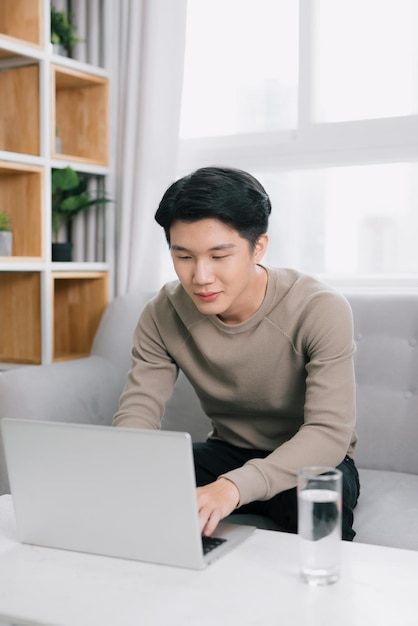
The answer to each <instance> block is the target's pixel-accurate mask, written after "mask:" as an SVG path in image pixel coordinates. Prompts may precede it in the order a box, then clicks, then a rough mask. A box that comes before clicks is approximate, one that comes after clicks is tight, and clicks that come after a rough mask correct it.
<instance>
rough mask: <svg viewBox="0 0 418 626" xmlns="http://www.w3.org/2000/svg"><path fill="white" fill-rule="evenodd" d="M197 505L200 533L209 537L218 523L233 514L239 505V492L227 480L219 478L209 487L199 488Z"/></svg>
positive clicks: (197, 490)
mask: <svg viewBox="0 0 418 626" xmlns="http://www.w3.org/2000/svg"><path fill="white" fill-rule="evenodd" d="M196 493H197V505H198V509H199V520H200V532H201V534H202V535H205V536H207V537H209V536H210V535H211V534H212V533H213V531H214V530H215V528H216V527H217V525H218V523H219V522H220V521H221V519H223V518H224V517H226V516H227V515H229V514H230V513H232V511H233V510H234V509H235V508H236V507H237V505H238V503H239V491H238V488H237V487H236V486H235V484H234V483H233V482H232V481H230V480H228V479H227V478H219V479H218V480H216V481H215V482H213V483H210V484H209V485H205V486H204V487H198V488H197V489H196Z"/></svg>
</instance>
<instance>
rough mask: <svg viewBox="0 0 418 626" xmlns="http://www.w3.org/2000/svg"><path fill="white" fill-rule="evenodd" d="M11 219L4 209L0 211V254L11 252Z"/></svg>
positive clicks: (6, 254)
mask: <svg viewBox="0 0 418 626" xmlns="http://www.w3.org/2000/svg"><path fill="white" fill-rule="evenodd" d="M12 238H13V234H12V220H11V218H10V215H9V214H8V213H6V212H5V211H0V256H10V255H11V254H12Z"/></svg>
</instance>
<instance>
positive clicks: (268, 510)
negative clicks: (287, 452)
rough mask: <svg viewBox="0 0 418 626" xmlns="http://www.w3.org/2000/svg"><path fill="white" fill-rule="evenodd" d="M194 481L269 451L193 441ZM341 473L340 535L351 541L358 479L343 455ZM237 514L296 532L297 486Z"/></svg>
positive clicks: (205, 481) (201, 482) (204, 481)
mask: <svg viewBox="0 0 418 626" xmlns="http://www.w3.org/2000/svg"><path fill="white" fill-rule="evenodd" d="M193 453H194V462H195V471H196V483H197V486H198V487H202V486H203V485H207V484H208V483H211V482H213V481H214V480H216V479H217V478H218V476H220V475H221V474H225V473H226V472H229V471H230V470H233V469H236V468H238V467H241V466H242V465H244V463H246V462H247V461H249V460H250V459H254V458H264V457H266V456H267V455H268V454H270V453H269V452H266V451H265V450H247V449H244V448H237V447H236V446H232V445H230V444H229V443H226V442H224V441H212V440H208V441H205V442H199V443H195V444H193ZM338 469H339V470H341V471H342V474H343V515H342V518H343V524H342V525H343V528H342V538H343V539H346V540H347V541H352V540H353V539H354V537H355V534H356V533H355V532H354V530H353V519H354V515H353V509H354V508H355V506H356V504H357V499H358V496H359V494H360V482H359V477H358V472H357V468H356V466H355V463H354V461H353V460H352V459H350V457H348V456H346V457H345V459H344V461H343V462H342V463H340V465H338ZM236 513H252V514H257V515H263V516H266V517H270V518H271V519H272V520H274V522H276V524H278V526H279V527H280V529H281V530H283V531H287V532H292V533H296V532H297V494H296V487H294V488H293V489H288V490H287V491H282V492H281V493H279V494H278V495H277V496H274V497H273V498H271V499H270V500H266V501H260V500H257V501H255V502H251V503H250V504H246V505H244V506H241V507H240V508H239V509H237V511H236Z"/></svg>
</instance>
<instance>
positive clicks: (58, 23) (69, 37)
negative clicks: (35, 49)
mask: <svg viewBox="0 0 418 626" xmlns="http://www.w3.org/2000/svg"><path fill="white" fill-rule="evenodd" d="M73 19H74V14H73V13H65V12H64V11H57V10H56V9H55V7H54V5H53V4H51V43H52V45H53V47H54V46H55V47H56V48H55V49H57V52H58V54H59V53H60V52H61V50H65V53H66V54H67V56H71V50H72V47H73V45H74V44H75V43H77V42H79V41H81V39H79V38H78V37H77V35H76V34H75V33H76V26H75V24H74V23H73ZM53 49H54V48H53Z"/></svg>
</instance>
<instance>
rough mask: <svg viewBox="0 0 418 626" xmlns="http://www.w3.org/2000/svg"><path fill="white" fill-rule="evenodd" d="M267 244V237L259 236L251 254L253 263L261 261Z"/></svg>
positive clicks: (264, 235)
mask: <svg viewBox="0 0 418 626" xmlns="http://www.w3.org/2000/svg"><path fill="white" fill-rule="evenodd" d="M268 242H269V236H268V235H267V233H264V234H263V235H260V236H259V238H258V239H257V241H256V244H255V246H254V252H253V259H254V262H255V263H259V262H260V261H261V259H262V258H263V256H264V255H265V253H266V250H267V246H268Z"/></svg>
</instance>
